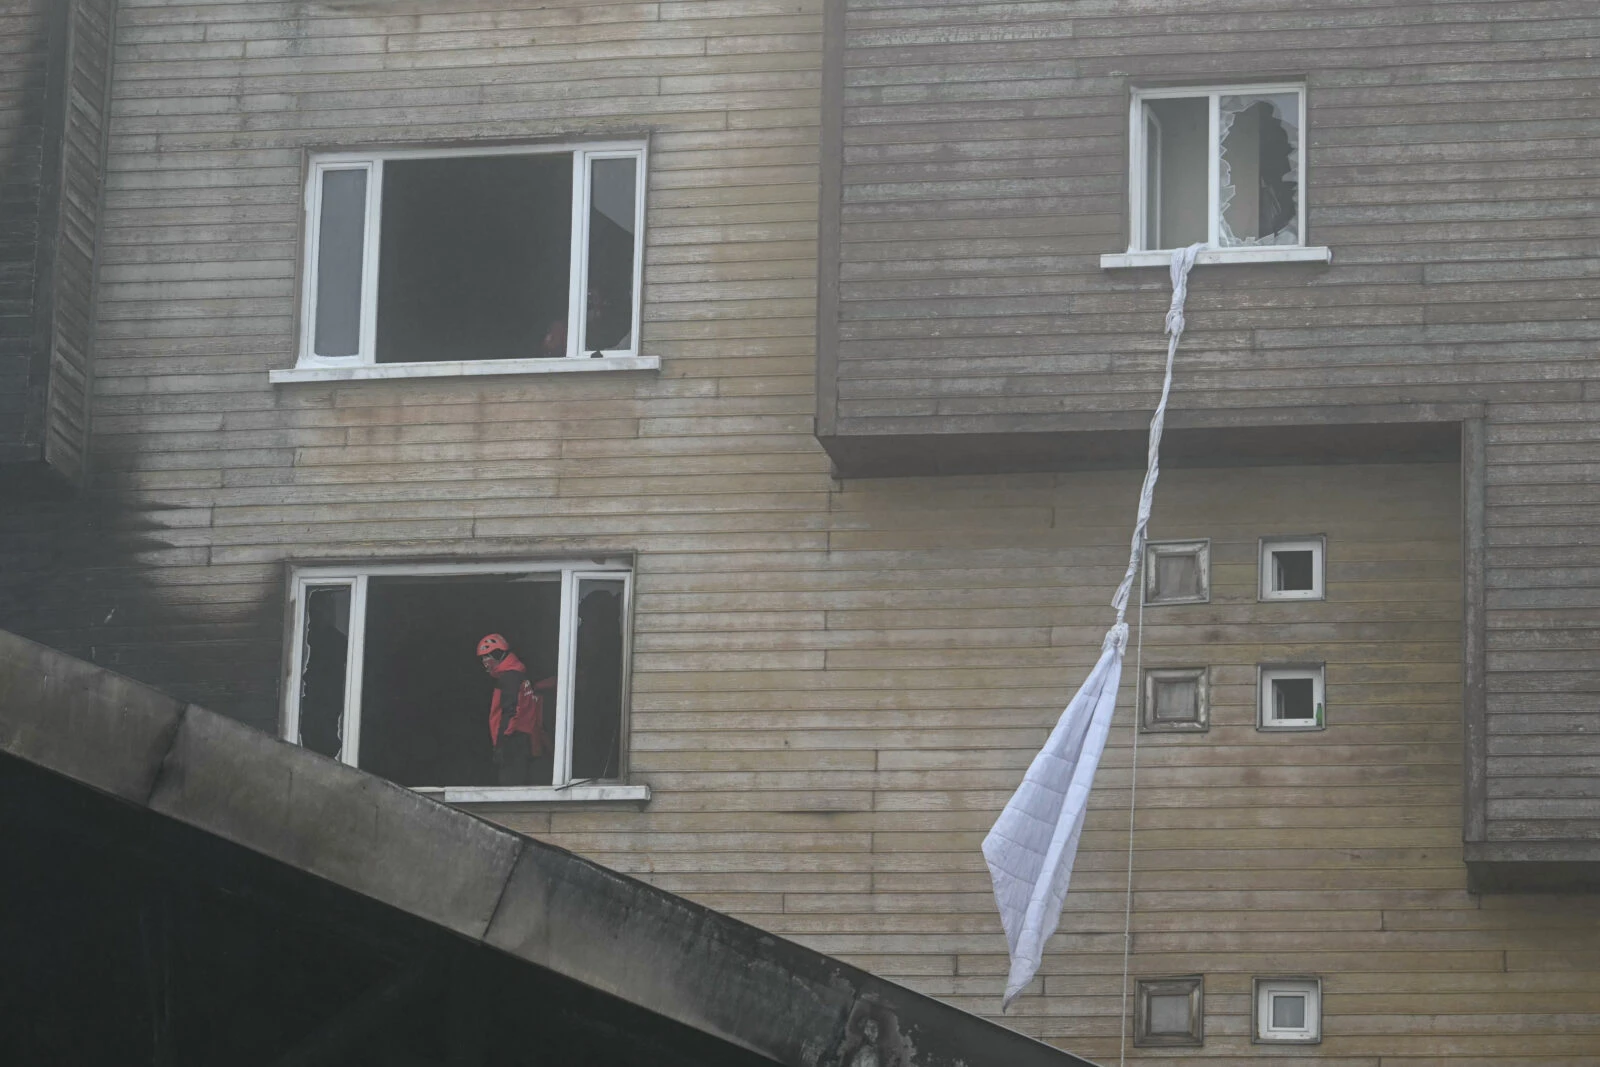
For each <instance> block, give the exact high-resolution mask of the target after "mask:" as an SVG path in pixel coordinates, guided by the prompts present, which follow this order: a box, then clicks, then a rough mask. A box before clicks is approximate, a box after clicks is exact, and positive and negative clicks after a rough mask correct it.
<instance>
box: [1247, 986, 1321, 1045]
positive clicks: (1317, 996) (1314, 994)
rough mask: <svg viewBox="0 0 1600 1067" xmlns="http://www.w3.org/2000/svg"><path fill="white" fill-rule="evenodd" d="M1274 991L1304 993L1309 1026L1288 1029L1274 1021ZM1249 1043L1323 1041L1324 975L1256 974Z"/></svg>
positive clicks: (1272, 1043) (1304, 1043)
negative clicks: (1272, 1001)
mask: <svg viewBox="0 0 1600 1067" xmlns="http://www.w3.org/2000/svg"><path fill="white" fill-rule="evenodd" d="M1275 993H1303V994H1305V997H1306V1024H1307V1025H1306V1026H1305V1028H1304V1029H1303V1030H1298V1031H1285V1030H1280V1029H1278V1028H1277V1027H1274V1026H1272V1025H1271V1021H1272V1013H1271V998H1272V996H1273V995H1274V994H1275ZM1250 1004H1251V1008H1250V1014H1251V1023H1252V1025H1251V1027H1250V1035H1251V1036H1250V1043H1251V1044H1253V1045H1320V1044H1322V979H1321V978H1316V977H1313V976H1307V975H1296V976H1290V977H1282V978H1257V979H1255V980H1254V981H1253V982H1252V988H1251V996H1250Z"/></svg>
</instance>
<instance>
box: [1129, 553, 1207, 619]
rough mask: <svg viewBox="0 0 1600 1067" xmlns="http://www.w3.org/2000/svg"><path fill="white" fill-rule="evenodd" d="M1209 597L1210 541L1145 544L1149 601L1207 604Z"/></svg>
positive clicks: (1146, 597)
mask: <svg viewBox="0 0 1600 1067" xmlns="http://www.w3.org/2000/svg"><path fill="white" fill-rule="evenodd" d="M1210 599H1211V542H1210V541H1158V542H1154V543H1152V544H1149V545H1147V546H1146V547H1145V556H1144V602H1145V603H1146V604H1204V603H1206V602H1207V601H1209V600H1210Z"/></svg>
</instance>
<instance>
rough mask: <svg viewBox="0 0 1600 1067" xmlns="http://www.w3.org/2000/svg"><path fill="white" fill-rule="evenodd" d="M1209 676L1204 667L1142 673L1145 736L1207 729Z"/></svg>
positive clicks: (1209, 710) (1166, 669)
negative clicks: (1147, 734) (1146, 734)
mask: <svg viewBox="0 0 1600 1067" xmlns="http://www.w3.org/2000/svg"><path fill="white" fill-rule="evenodd" d="M1210 690H1211V684H1210V672H1209V671H1208V670H1207V669H1206V668H1204V667H1181V668H1161V669H1152V670H1148V671H1145V672H1144V718H1143V721H1142V728H1143V729H1144V731H1145V732H1146V733H1199V732H1202V731H1204V730H1206V729H1207V728H1208V727H1209V726H1210V725H1211V692H1210Z"/></svg>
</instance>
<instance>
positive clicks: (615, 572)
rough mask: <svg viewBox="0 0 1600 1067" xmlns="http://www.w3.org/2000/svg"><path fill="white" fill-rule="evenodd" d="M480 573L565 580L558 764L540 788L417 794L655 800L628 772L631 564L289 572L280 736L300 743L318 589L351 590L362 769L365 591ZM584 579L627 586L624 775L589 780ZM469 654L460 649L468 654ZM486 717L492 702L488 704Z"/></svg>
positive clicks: (357, 757)
mask: <svg viewBox="0 0 1600 1067" xmlns="http://www.w3.org/2000/svg"><path fill="white" fill-rule="evenodd" d="M483 574H505V575H533V574H538V575H554V576H557V577H558V579H559V581H560V583H561V632H560V637H559V641H558V645H557V649H556V657H557V658H556V663H557V666H556V701H555V703H556V726H555V765H554V769H553V773H552V777H551V784H550V785H547V786H545V785H540V786H449V785H438V786H428V785H423V786H412V787H411V789H412V791H413V792H417V793H427V794H432V795H435V796H439V797H441V799H443V800H444V801H445V802H446V803H449V804H472V803H489V802H496V801H519V802H527V801H627V802H643V801H647V800H649V799H650V788H649V786H645V785H630V784H628V783H627V781H626V778H627V774H628V703H629V701H628V694H629V692H630V684H629V683H630V674H631V664H632V660H633V627H632V618H633V565H632V563H631V562H629V561H625V560H593V559H578V560H533V561H526V562H499V563H373V564H365V565H351V566H334V567H323V566H304V567H292V568H291V571H290V575H289V620H290V633H289V641H290V645H289V650H288V655H287V656H286V658H285V666H286V670H287V678H286V680H285V684H284V686H283V710H282V715H281V736H282V738H283V740H285V741H288V742H289V743H290V744H298V743H299V738H300V689H301V671H302V670H303V668H304V662H303V661H304V653H305V626H306V617H305V613H306V602H307V597H308V594H309V593H310V592H311V591H312V590H314V589H327V588H330V587H346V588H348V589H349V590H350V626H349V634H348V635H347V638H346V639H347V641H348V642H349V645H348V647H349V656H348V658H347V661H346V666H345V696H344V701H345V702H344V714H343V716H342V717H341V719H340V730H339V734H340V738H341V745H340V750H339V754H338V757H337V758H338V760H339V762H340V763H345V764H348V765H349V766H352V767H359V766H360V765H361V692H362V672H363V669H364V661H365V659H366V657H365V655H364V648H365V642H366V630H367V587H368V584H369V582H370V580H371V579H373V578H397V577H426V578H439V577H449V576H452V575H460V576H463V577H465V576H471V575H483ZM587 579H599V580H604V581H616V580H618V579H621V581H622V605H621V611H622V617H623V628H622V688H621V691H622V730H621V736H620V737H619V739H618V742H617V744H618V752H619V763H620V767H619V778H618V779H616V780H606V781H598V782H597V781H591V780H588V779H583V780H579V781H574V780H573V778H572V715H573V696H574V693H573V690H574V686H573V685H572V684H571V680H572V679H573V678H575V677H576V676H577V669H576V668H577V654H578V650H577V642H576V641H575V640H574V639H573V638H574V637H575V635H576V634H577V619H578V597H577V590H578V583H579V582H581V581H584V580H587ZM470 652H471V650H470V649H467V650H465V651H463V653H462V654H463V655H467V654H469V653H470ZM485 714H487V704H486V705H485Z"/></svg>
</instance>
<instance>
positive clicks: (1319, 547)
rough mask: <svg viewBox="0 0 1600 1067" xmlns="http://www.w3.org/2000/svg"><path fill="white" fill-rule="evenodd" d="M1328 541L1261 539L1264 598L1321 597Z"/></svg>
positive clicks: (1322, 539)
mask: <svg viewBox="0 0 1600 1067" xmlns="http://www.w3.org/2000/svg"><path fill="white" fill-rule="evenodd" d="M1325 546H1326V541H1325V539H1324V538H1321V537H1267V538H1262V541H1261V599H1262V600H1321V599H1322V598H1323V595H1324V594H1323V588H1324V585H1325V583H1324V580H1323V574H1324V571H1325V569H1326V568H1325V557H1326V552H1325V551H1324V549H1325Z"/></svg>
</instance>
